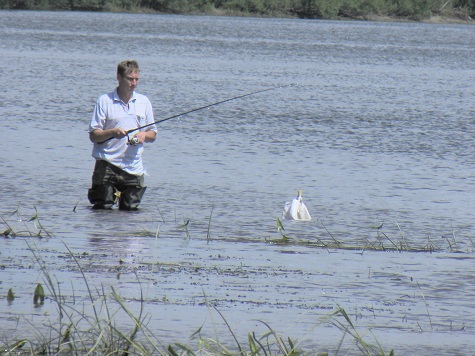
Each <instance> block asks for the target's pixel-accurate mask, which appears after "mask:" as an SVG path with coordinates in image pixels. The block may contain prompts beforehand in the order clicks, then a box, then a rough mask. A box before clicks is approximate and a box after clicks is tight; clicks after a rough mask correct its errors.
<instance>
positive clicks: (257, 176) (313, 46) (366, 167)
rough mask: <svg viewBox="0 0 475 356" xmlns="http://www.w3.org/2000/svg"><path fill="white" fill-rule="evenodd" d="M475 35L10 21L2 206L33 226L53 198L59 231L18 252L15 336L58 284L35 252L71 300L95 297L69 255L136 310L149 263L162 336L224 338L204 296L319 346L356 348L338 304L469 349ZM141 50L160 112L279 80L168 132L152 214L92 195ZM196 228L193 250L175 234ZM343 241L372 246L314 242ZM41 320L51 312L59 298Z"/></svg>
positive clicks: (415, 28)
mask: <svg viewBox="0 0 475 356" xmlns="http://www.w3.org/2000/svg"><path fill="white" fill-rule="evenodd" d="M473 33H474V30H473V26H467V25H433V24H430V25H429V24H416V23H414V24H407V23H406V24H402V23H373V22H344V21H338V22H333V21H307V20H289V19H254V18H222V17H191V16H162V15H142V14H141V15H136V14H102V13H101V14H96V13H78V12H74V13H61V12H8V11H2V12H0V36H1V38H2V40H1V41H0V58H1V59H2V61H3V63H4V64H6V65H4V66H2V69H0V71H1V74H2V78H3V86H4V99H3V101H2V103H1V104H0V113H1V117H2V119H1V130H0V139H1V141H2V142H3V143H4V146H3V153H2V170H1V171H0V179H1V188H0V189H1V190H0V192H1V199H2V200H1V201H2V208H1V209H0V215H1V216H2V217H4V218H5V219H6V220H7V221H8V222H9V223H10V224H11V225H12V226H13V227H14V229H15V230H18V231H25V229H26V228H25V226H24V223H23V222H21V221H18V220H19V217H18V216H17V215H15V214H14V215H10V213H11V212H13V211H14V210H15V209H16V208H17V206H18V205H19V204H20V213H21V214H22V217H23V218H24V219H25V220H28V219H29V218H30V217H31V216H33V214H34V213H35V211H34V208H33V207H36V208H37V210H38V212H39V216H40V219H41V220H40V221H41V223H42V224H43V225H44V226H45V228H46V229H47V230H48V231H49V232H51V234H52V236H53V237H52V238H47V239H43V240H37V239H36V238H31V237H18V238H16V239H5V240H4V241H3V244H4V248H3V249H2V252H1V253H0V258H1V264H2V266H3V267H4V268H3V269H2V271H1V284H0V287H1V290H2V292H1V294H2V295H6V292H7V291H8V289H9V288H13V290H15V291H16V294H17V295H18V296H19V297H18V298H17V299H16V300H15V302H14V303H13V304H12V305H9V306H8V307H7V306H6V304H7V303H6V301H5V300H4V307H2V312H3V313H4V320H5V323H3V322H2V325H5V326H2V328H4V330H5V331H6V332H10V331H11V330H14V331H15V332H17V333H19V334H21V333H22V332H23V330H24V326H23V325H24V324H23V323H26V322H25V320H23V319H21V322H20V324H19V325H20V326H19V325H18V324H17V321H16V318H15V316H18V315H21V314H22V313H23V312H24V313H25V315H26V319H27V320H28V321H30V322H33V323H34V324H36V323H38V324H41V323H42V321H43V320H42V319H41V318H40V316H41V315H44V314H45V310H38V309H34V308H33V307H32V306H31V307H30V304H29V302H30V297H29V296H28V293H31V291H32V289H33V288H34V286H35V285H36V283H38V282H39V281H42V278H43V277H42V274H41V272H40V271H39V270H38V266H37V264H36V263H35V262H34V259H33V256H32V253H31V252H30V251H28V247H27V244H26V242H27V241H28V242H29V243H31V242H34V244H35V248H37V249H38V250H39V254H40V255H41V256H43V258H44V259H45V261H47V264H49V265H50V266H51V269H52V272H54V274H55V275H56V278H57V279H58V281H59V282H60V283H64V284H68V287H66V286H63V288H64V290H65V293H66V294H68V293H70V294H75V295H81V293H83V292H85V287H84V284H83V281H82V279H81V276H80V274H79V273H78V271H77V266H76V265H75V264H74V263H73V262H72V261H71V260H70V259H68V258H67V257H66V256H67V251H66V248H65V245H64V244H66V245H67V246H68V247H70V248H71V249H72V250H73V251H74V252H75V253H78V254H83V253H85V254H86V255H85V256H88V257H87V258H85V259H84V263H85V265H84V268H86V269H88V271H89V272H90V273H88V277H89V278H91V280H92V282H94V283H95V284H96V285H101V284H105V285H106V286H110V285H114V286H116V287H117V288H118V289H119V290H120V292H121V293H122V294H123V296H124V298H126V299H127V300H131V303H132V305H133V304H134V303H133V302H132V300H133V299H137V298H139V296H138V295H137V279H136V278H137V277H136V275H135V274H134V273H132V272H133V270H134V268H135V269H137V268H138V269H139V271H140V272H139V273H138V274H139V277H140V278H141V279H142V281H143V284H142V286H143V288H144V289H147V291H148V294H147V297H148V300H149V301H150V309H149V312H150V313H152V315H153V319H152V321H151V323H150V328H151V329H153V330H157V333H159V337H160V338H163V339H164V340H167V342H168V340H178V341H183V340H186V339H187V337H189V336H190V335H191V334H192V332H194V331H195V330H196V329H197V328H198V327H199V326H200V325H201V324H202V323H203V322H204V321H205V320H207V324H206V325H210V324H211V325H212V322H211V320H210V316H209V315H210V313H209V311H208V309H207V308H206V306H204V305H203V300H204V297H203V295H204V293H205V294H206V295H207V297H208V298H209V299H210V300H212V301H213V302H214V303H216V305H217V307H218V308H219V309H220V310H221V311H222V312H223V313H224V314H225V315H226V317H227V318H229V321H230V322H231V324H232V325H235V326H236V329H238V330H239V332H240V333H241V334H243V335H244V336H245V335H246V334H247V332H249V331H251V330H254V329H257V328H260V327H261V326H262V325H260V324H259V323H257V324H256V323H255V322H252V321H251V320H253V319H261V320H265V321H266V322H268V323H269V324H270V325H272V326H273V327H274V328H275V329H276V330H277V331H279V332H282V333H283V334H284V335H289V336H290V337H292V338H293V337H296V338H302V339H304V340H305V341H304V343H303V345H306V346H307V347H306V349H307V350H312V349H314V348H315V349H317V350H319V351H321V350H322V349H326V348H328V349H329V350H332V348H335V347H336V345H338V343H339V340H340V338H341V337H342V335H341V333H339V332H337V331H335V330H334V329H331V328H330V329H329V328H327V327H321V326H320V323H319V320H320V319H321V318H322V317H324V316H325V315H328V314H329V313H331V311H332V310H333V309H334V308H335V307H336V305H340V306H342V307H344V308H345V310H347V311H348V312H349V313H350V314H351V316H352V317H353V318H355V319H356V320H357V325H358V326H359V327H361V328H362V330H366V329H367V328H372V330H373V332H374V333H375V335H376V336H377V337H378V339H379V340H380V341H382V342H383V345H384V346H385V349H389V348H391V347H394V348H395V350H396V351H400V352H405V351H407V350H411V351H414V350H416V351H417V353H418V354H431V353H432V351H431V347H434V348H436V349H438V350H440V349H442V350H445V351H450V352H451V353H454V354H457V353H459V354H464V353H465V351H466V350H467V349H471V348H472V347H473V341H472V340H473V319H474V312H475V311H474V308H473V305H472V304H473V303H471V301H472V300H473V298H474V294H475V290H474V288H473V275H474V273H473V272H474V270H473V269H474V267H473V266H474V264H473V249H474V245H473V243H472V240H471V239H472V238H473V232H474V224H473V221H472V216H473V213H472V211H473V208H474V201H475V200H474V198H475V197H474V180H473V175H472V167H473V157H474V155H475V149H474V148H473V145H471V144H470V143H471V142H472V140H473V137H472V136H473V127H472V125H473V118H474V111H475V110H474V104H473V98H474V94H475V89H474V86H473V78H474V74H475V70H474V68H475V66H474V64H475V59H474V58H475V36H473ZM125 58H135V59H137V60H138V61H139V63H140V65H141V68H142V80H141V83H140V86H139V89H140V92H142V93H144V94H146V95H148V96H149V98H150V99H151V101H152V104H153V105H154V109H155V115H156V118H157V119H160V118H166V117H169V116H171V115H175V114H178V113H181V112H185V111H188V110H190V109H192V108H195V107H201V106H203V105H207V104H211V103H214V102H217V101H220V100H224V99H227V98H232V97H234V96H238V95H242V94H246V93H250V92H253V91H257V90H262V89H266V88H272V87H280V88H279V89H276V90H272V91H268V92H265V93H261V94H257V95H254V96H249V97H246V98H243V99H239V100H234V101H231V102H228V103H225V104H222V105H218V106H213V107H211V108H209V109H206V110H201V111H198V112H195V113H193V114H190V115H184V116H182V117H180V119H177V120H170V121H167V122H166V123H163V124H160V126H159V135H158V139H157V141H156V142H155V143H154V144H152V145H147V147H146V152H145V157H144V159H145V165H146V169H147V172H148V175H147V177H146V182H147V185H148V188H147V193H146V195H145V198H144V200H143V204H142V205H141V208H142V209H141V211H139V212H138V213H133V214H125V213H123V212H118V211H114V212H112V213H106V214H104V213H101V212H94V211H91V210H90V208H89V204H88V201H87V199H86V192H87V189H88V187H89V185H90V179H91V174H92V169H93V161H92V158H91V157H90V153H91V144H90V142H89V140H88V138H87V133H86V130H87V126H88V122H89V119H90V116H91V113H92V109H93V105H94V102H95V100H96V99H97V97H98V96H99V95H101V94H102V93H104V92H108V91H111V90H112V89H113V88H114V87H115V85H116V81H115V68H116V65H117V63H118V62H119V61H121V60H123V59H125ZM297 189H302V190H303V197H304V200H305V203H306V205H307V207H308V208H309V211H310V214H311V215H312V217H313V219H312V221H311V222H308V223H295V222H284V226H285V229H286V231H285V233H286V235H288V236H289V237H291V238H292V239H293V240H292V242H291V243H290V244H288V245H276V244H269V243H268V242H266V241H269V240H272V239H278V238H280V236H281V235H280V233H279V232H278V231H277V226H276V218H277V217H280V214H281V211H282V208H283V206H284V203H285V201H287V200H289V199H291V198H292V197H293V196H294V195H295V193H296V190H297ZM75 206H76V209H75V211H74V212H73V208H74V207H75ZM210 216H211V219H210ZM187 220H189V221H190V222H189V225H188V232H189V238H187V235H186V232H185V231H184V230H183V229H180V228H178V226H179V225H180V224H182V223H183V222H184V221H187ZM210 221H211V225H210V226H209V222H210ZM25 223H26V224H27V227H28V228H29V229H31V231H35V227H34V226H33V223H32V222H25ZM382 223H383V227H382V228H381V229H380V230H376V229H375V228H374V227H375V226H379V225H381V224H382ZM158 226H160V233H159V239H158V240H156V239H154V238H153V236H154V235H155V233H156V231H157V227H158ZM2 229H3V226H2ZM208 229H209V235H208ZM144 231H147V232H148V235H149V236H143V235H144ZM381 232H383V233H384V234H386V236H388V237H389V238H390V239H391V240H392V241H394V242H396V243H397V244H400V243H401V241H406V242H407V243H408V244H409V246H410V247H414V248H416V247H417V248H418V249H424V247H427V246H429V245H430V246H435V247H437V248H438V249H439V250H440V251H439V252H436V253H408V252H403V253H397V252H372V251H367V250H366V247H368V246H371V245H377V246H379V245H380V244H381V243H382V244H383V246H386V247H394V246H393V245H392V244H391V242H390V241H389V239H386V238H385V237H384V235H382V234H381ZM22 235H28V234H27V233H24V234H22ZM145 235H146V234H145ZM333 239H336V240H338V241H342V242H343V243H344V244H346V245H354V246H357V247H358V249H357V250H354V251H352V250H334V249H331V250H329V251H328V250H326V249H325V248H316V247H315V245H316V243H317V242H318V241H325V242H329V243H330V242H332V241H333ZM307 241H308V242H309V243H304V242H307ZM63 242H64V244H63ZM455 251H458V252H459V253H455ZM119 261H122V262H123V264H122V265H120V264H119ZM124 262H125V263H124ZM152 262H158V263H162V264H163V265H162V267H161V269H160V271H161V273H159V272H157V271H155V270H152V269H151V267H150V264H151V263H152ZM118 264H119V267H120V268H123V269H124V271H123V273H122V275H121V277H120V278H119V279H117V270H116V268H117V265H118ZM121 266H122V267H121ZM163 266H168V267H163ZM170 266H171V267H170ZM69 280H72V281H74V283H72V285H73V286H74V287H73V286H71V283H69V282H68V283H66V281H69ZM73 290H74V292H73ZM167 300H168V302H167ZM25 305H26V306H28V307H27V308H25V307H24V306H25ZM28 308H30V309H29V311H26V312H25V310H26V309H28ZM42 308H44V309H47V311H48V313H49V315H51V317H52V318H54V315H55V313H54V305H50V306H48V305H45V306H43V307H42ZM53 320H54V319H53ZM124 322H125V321H124ZM215 322H217V321H216V320H215ZM26 324H28V323H26ZM210 329H211V330H212V327H211V326H210ZM223 330H224V331H223V334H226V332H225V329H223ZM326 333H329V335H330V336H331V337H330V336H329V337H320V335H325V334H326ZM226 337H228V339H231V338H230V337H229V335H228V336H223V338H225V339H226ZM369 339H371V337H369ZM170 342H171V341H170ZM320 347H321V348H320ZM304 349H305V347H304Z"/></svg>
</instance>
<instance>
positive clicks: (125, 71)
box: [117, 60, 140, 93]
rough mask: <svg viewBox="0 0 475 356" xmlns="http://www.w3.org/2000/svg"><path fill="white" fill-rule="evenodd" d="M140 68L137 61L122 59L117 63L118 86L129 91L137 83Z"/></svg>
mask: <svg viewBox="0 0 475 356" xmlns="http://www.w3.org/2000/svg"><path fill="white" fill-rule="evenodd" d="M139 75H140V68H139V64H138V63H137V61H134V60H128V61H122V62H120V63H119V64H118V65H117V80H118V81H119V88H120V89H121V90H122V91H124V92H129V93H131V92H132V91H133V90H134V89H135V88H136V87H137V84H138V83H139V79H140V78H139Z"/></svg>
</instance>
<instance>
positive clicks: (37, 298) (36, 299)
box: [33, 283, 45, 305]
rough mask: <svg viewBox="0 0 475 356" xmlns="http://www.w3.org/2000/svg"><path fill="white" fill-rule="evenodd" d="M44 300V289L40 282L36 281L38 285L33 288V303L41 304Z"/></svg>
mask: <svg viewBox="0 0 475 356" xmlns="http://www.w3.org/2000/svg"><path fill="white" fill-rule="evenodd" d="M44 301H45V291H44V289H43V286H42V285H41V283H38V285H37V286H36V288H35V294H34V296H33V304H35V305H42V304H43V303H44Z"/></svg>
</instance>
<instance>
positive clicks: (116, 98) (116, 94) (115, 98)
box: [114, 88, 137, 103]
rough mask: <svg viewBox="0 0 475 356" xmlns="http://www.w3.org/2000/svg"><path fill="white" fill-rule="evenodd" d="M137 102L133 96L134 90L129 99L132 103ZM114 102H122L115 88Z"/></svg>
mask: <svg viewBox="0 0 475 356" xmlns="http://www.w3.org/2000/svg"><path fill="white" fill-rule="evenodd" d="M135 100H137V96H136V95H135V90H134V91H133V92H132V97H131V98H130V101H129V103H130V102H133V101H135ZM114 102H122V99H121V98H120V96H119V93H117V88H115V90H114Z"/></svg>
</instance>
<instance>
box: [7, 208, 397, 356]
mask: <svg viewBox="0 0 475 356" xmlns="http://www.w3.org/2000/svg"><path fill="white" fill-rule="evenodd" d="M12 215H15V216H16V217H17V218H18V219H19V220H18V221H19V222H20V223H21V224H22V225H23V226H24V228H25V229H24V230H20V231H14V230H13V228H12V226H11V225H10V224H7V223H6V220H4V219H3V218H2V221H3V222H4V224H5V225H6V229H7V230H9V231H8V233H4V236H5V237H6V238H13V237H15V236H22V235H21V234H24V235H26V236H34V237H40V238H41V237H42V236H49V237H51V234H50V233H47V232H46V230H45V229H44V227H43V226H42V225H41V224H40V222H39V217H38V211H37V210H36V208H35V214H34V216H33V217H32V218H30V219H23V218H22V217H21V215H20V213H19V209H16V210H15V211H14V212H13V213H12ZM211 215H212V214H210V218H209V221H208V231H207V241H208V242H209V241H210V239H209V233H210V226H211ZM277 224H278V231H279V232H280V233H281V236H282V239H284V240H285V241H286V243H289V241H290V240H291V239H290V238H289V237H287V236H285V235H284V233H283V232H284V231H285V229H284V227H283V225H282V223H281V222H280V221H279V220H277ZM30 225H33V227H31V226H30ZM188 225H189V220H185V221H184V224H182V225H180V226H179V228H181V229H182V230H183V231H184V233H185V234H186V238H187V239H189V238H190V233H189V231H188ZM158 235H159V226H158V227H157V231H156V234H155V239H156V240H157V239H158ZM25 241H26V243H27V244H28V248H29V250H30V251H31V253H32V255H33V257H34V261H35V263H36V264H37V265H38V266H39V268H40V271H41V274H42V276H43V283H38V284H37V285H36V286H35V289H34V292H33V303H34V305H35V306H37V307H38V306H41V305H43V304H44V303H45V300H47V301H49V302H51V303H52V304H53V305H54V306H55V309H56V311H57V312H56V314H55V315H57V316H54V317H53V318H57V320H55V321H54V322H50V325H46V331H45V330H44V325H43V326H41V329H40V326H38V325H34V324H33V323H31V322H30V325H31V328H32V331H31V333H28V334H29V335H32V336H31V337H29V338H22V339H15V337H14V336H9V338H8V339H4V340H0V346H1V351H0V355H17V354H20V353H21V354H25V355H29V354H30V355H40V354H43V355H57V354H68V355H69V354H71V355H78V354H81V355H82V354H88V355H99V354H100V355H119V354H120V355H124V356H125V355H190V356H191V355H269V356H270V355H289V356H290V355H292V356H294V355H303V354H308V352H305V351H304V350H303V347H304V345H303V344H302V342H299V341H298V340H293V339H291V338H290V337H283V336H281V335H280V334H279V333H278V332H277V331H276V330H274V329H273V328H272V327H271V326H270V325H269V324H268V323H266V322H265V321H262V320H257V322H258V324H260V325H262V326H264V329H265V330H266V331H264V332H263V333H262V334H261V335H258V334H256V332H255V331H250V332H248V334H247V338H246V339H244V340H240V339H239V337H238V336H237V335H236V334H235V331H234V330H233V326H232V325H230V324H229V323H228V321H227V319H226V316H225V315H224V314H223V313H222V312H221V311H220V310H219V309H218V308H217V307H216V306H214V305H212V304H211V303H209V302H208V300H207V297H206V295H204V293H203V298H204V300H205V303H206V305H207V307H208V311H209V314H210V317H211V319H212V320H213V318H214V317H216V316H218V317H219V320H221V322H223V323H224V324H225V325H226V329H225V330H224V331H223V330H219V331H218V327H217V326H216V325H217V324H218V323H217V322H216V321H214V320H213V321H212V323H213V325H214V326H215V337H209V336H207V335H205V334H204V332H203V325H202V326H200V327H199V328H198V329H197V330H196V331H195V332H194V333H193V334H192V335H191V336H190V337H189V340H188V341H187V342H182V343H176V342H173V343H169V342H164V341H162V340H160V339H159V338H158V337H157V336H156V335H154V333H153V331H151V330H150V329H149V327H148V323H149V322H150V320H151V314H150V313H149V312H147V297H146V296H145V295H144V292H143V291H144V287H143V285H142V281H140V280H139V277H138V275H137V274H135V278H136V279H137V282H138V284H139V286H140V288H139V290H138V293H140V296H139V297H138V301H139V310H138V311H137V312H133V311H132V309H131V307H130V305H129V303H127V302H126V301H125V300H124V299H123V298H122V297H121V296H120V295H119V293H118V292H117V291H116V290H115V288H114V287H113V286H111V287H110V288H105V287H104V286H102V285H101V286H94V285H91V283H90V280H88V278H87V276H86V273H85V271H84V269H83V266H82V265H81V262H83V261H81V260H80V259H79V258H78V256H79V255H77V254H75V253H73V251H71V249H70V248H69V247H68V246H67V245H66V244H65V243H64V242H63V244H64V246H65V247H66V250H67V254H68V255H69V257H70V258H71V260H72V261H74V264H75V265H76V266H77V270H78V271H79V273H80V275H81V281H82V284H83V286H81V287H82V288H83V287H84V288H83V289H85V290H86V294H87V297H86V300H85V301H84V300H82V301H81V302H80V303H77V302H76V297H73V298H72V299H71V297H70V296H66V295H63V293H62V291H61V288H60V286H61V282H60V281H58V279H57V278H56V277H55V276H54V275H53V274H52V272H51V271H50V270H49V268H48V266H47V264H46V263H45V261H43V259H42V258H41V255H40V253H39V252H38V249H37V248H36V246H35V244H34V241H33V242H31V241H30V240H28V239H26V240H25ZM333 241H334V242H335V243H336V240H335V239H334V238H333ZM154 259H156V256H154ZM153 265H155V263H153ZM151 273H153V268H152V270H151ZM147 288H148V287H147ZM73 289H74V286H73ZM147 290H148V289H147ZM145 294H147V293H145ZM73 295H74V291H73ZM7 300H8V302H9V303H14V302H15V294H14V291H12V290H11V289H10V290H9V292H8V296H7ZM154 307H155V308H156V304H154ZM155 312H156V311H155ZM124 320H126V321H127V320H128V322H125V323H124ZM321 323H324V324H329V325H332V326H334V327H337V328H338V329H339V330H341V332H342V340H341V342H340V344H339V345H338V346H337V347H338V350H339V348H340V346H341V343H342V342H343V339H344V338H345V337H347V335H350V336H351V338H352V341H353V344H354V345H355V347H356V348H357V349H358V350H359V352H360V353H361V354H364V355H386V354H385V352H384V351H383V348H382V347H381V346H380V345H379V343H377V340H376V339H375V340H376V345H370V344H369V343H368V342H366V341H365V340H364V337H363V336H362V334H361V333H360V332H359V331H358V330H357V329H356V327H355V326H354V324H353V323H352V321H351V319H350V318H349V316H348V314H347V313H346V311H345V310H344V309H343V308H341V307H339V306H337V307H336V309H335V310H334V311H333V312H332V313H331V314H329V315H325V316H324V317H323V319H322V320H321ZM124 324H126V325H127V326H124ZM223 332H224V333H227V334H228V337H227V339H228V340H229V339H231V340H233V341H231V342H229V341H228V342H227V343H223V342H220V340H219V339H220V336H221V337H222V336H223V335H222V333H223ZM229 336H231V338H230V337H229ZM4 338H5V336H4ZM223 338H224V337H223ZM311 353H312V354H316V353H315V350H312V352H311ZM337 353H338V352H337ZM326 354H327V353H326V351H324V350H322V352H319V353H318V355H326ZM391 354H392V351H391V352H390V355H391Z"/></svg>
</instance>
